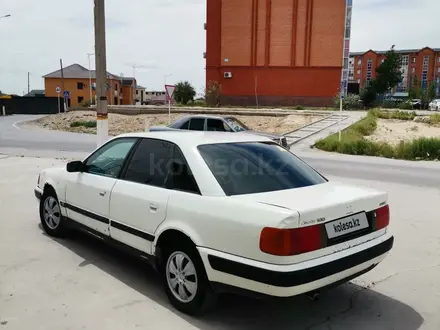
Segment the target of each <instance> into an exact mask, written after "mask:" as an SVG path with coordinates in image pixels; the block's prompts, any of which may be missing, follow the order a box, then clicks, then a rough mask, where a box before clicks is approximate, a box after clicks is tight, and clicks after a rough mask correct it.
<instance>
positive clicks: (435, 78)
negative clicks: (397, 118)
mask: <svg viewBox="0 0 440 330" xmlns="http://www.w3.org/2000/svg"><path fill="white" fill-rule="evenodd" d="M386 52H387V51H384V50H382V51H374V50H369V51H366V52H359V53H351V54H350V62H349V77H350V82H351V83H357V84H359V86H360V88H364V87H365V85H366V84H367V83H368V82H369V81H370V80H373V79H375V78H376V68H377V67H378V66H379V65H380V64H381V63H382V62H383V61H385V58H386V57H385V54H386ZM396 52H397V53H398V54H400V55H401V59H402V65H401V68H400V70H401V72H402V82H401V83H400V84H399V85H398V86H397V87H396V88H395V91H394V92H407V91H408V90H409V88H410V87H411V86H412V85H413V81H414V78H415V77H417V80H418V81H419V83H420V84H421V86H422V88H427V87H428V85H429V83H432V82H434V83H435V84H436V89H437V94H439V92H440V90H439V87H440V48H430V47H425V48H422V49H401V50H396Z"/></svg>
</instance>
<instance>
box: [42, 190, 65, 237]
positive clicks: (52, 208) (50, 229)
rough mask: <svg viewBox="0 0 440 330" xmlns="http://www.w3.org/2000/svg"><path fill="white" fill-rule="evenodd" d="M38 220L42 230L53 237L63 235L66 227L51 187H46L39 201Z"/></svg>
mask: <svg viewBox="0 0 440 330" xmlns="http://www.w3.org/2000/svg"><path fill="white" fill-rule="evenodd" d="M40 220H41V225H42V226H43V229H44V231H45V232H46V233H47V234H48V235H50V236H53V237H64V236H66V234H67V231H68V230H67V227H66V224H65V222H64V218H63V215H62V214H61V209H60V203H59V201H58V198H57V196H56V194H55V192H54V191H53V189H46V190H45V192H44V194H43V196H42V198H41V201H40Z"/></svg>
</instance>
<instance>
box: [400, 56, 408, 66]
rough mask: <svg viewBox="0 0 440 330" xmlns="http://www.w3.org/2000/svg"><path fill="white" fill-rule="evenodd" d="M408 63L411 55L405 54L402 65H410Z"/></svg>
mask: <svg viewBox="0 0 440 330" xmlns="http://www.w3.org/2000/svg"><path fill="white" fill-rule="evenodd" d="M408 64H409V56H408V55H403V56H402V66H408Z"/></svg>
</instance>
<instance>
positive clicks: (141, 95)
mask: <svg viewBox="0 0 440 330" xmlns="http://www.w3.org/2000/svg"><path fill="white" fill-rule="evenodd" d="M135 98H136V104H144V102H145V87H143V86H141V85H137V86H136V97H135Z"/></svg>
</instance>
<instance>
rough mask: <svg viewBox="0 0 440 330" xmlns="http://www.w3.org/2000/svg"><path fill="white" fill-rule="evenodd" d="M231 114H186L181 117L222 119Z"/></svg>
mask: <svg viewBox="0 0 440 330" xmlns="http://www.w3.org/2000/svg"><path fill="white" fill-rule="evenodd" d="M229 117H231V116H220V115H188V116H185V117H182V119H191V118H210V119H224V118H229Z"/></svg>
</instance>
